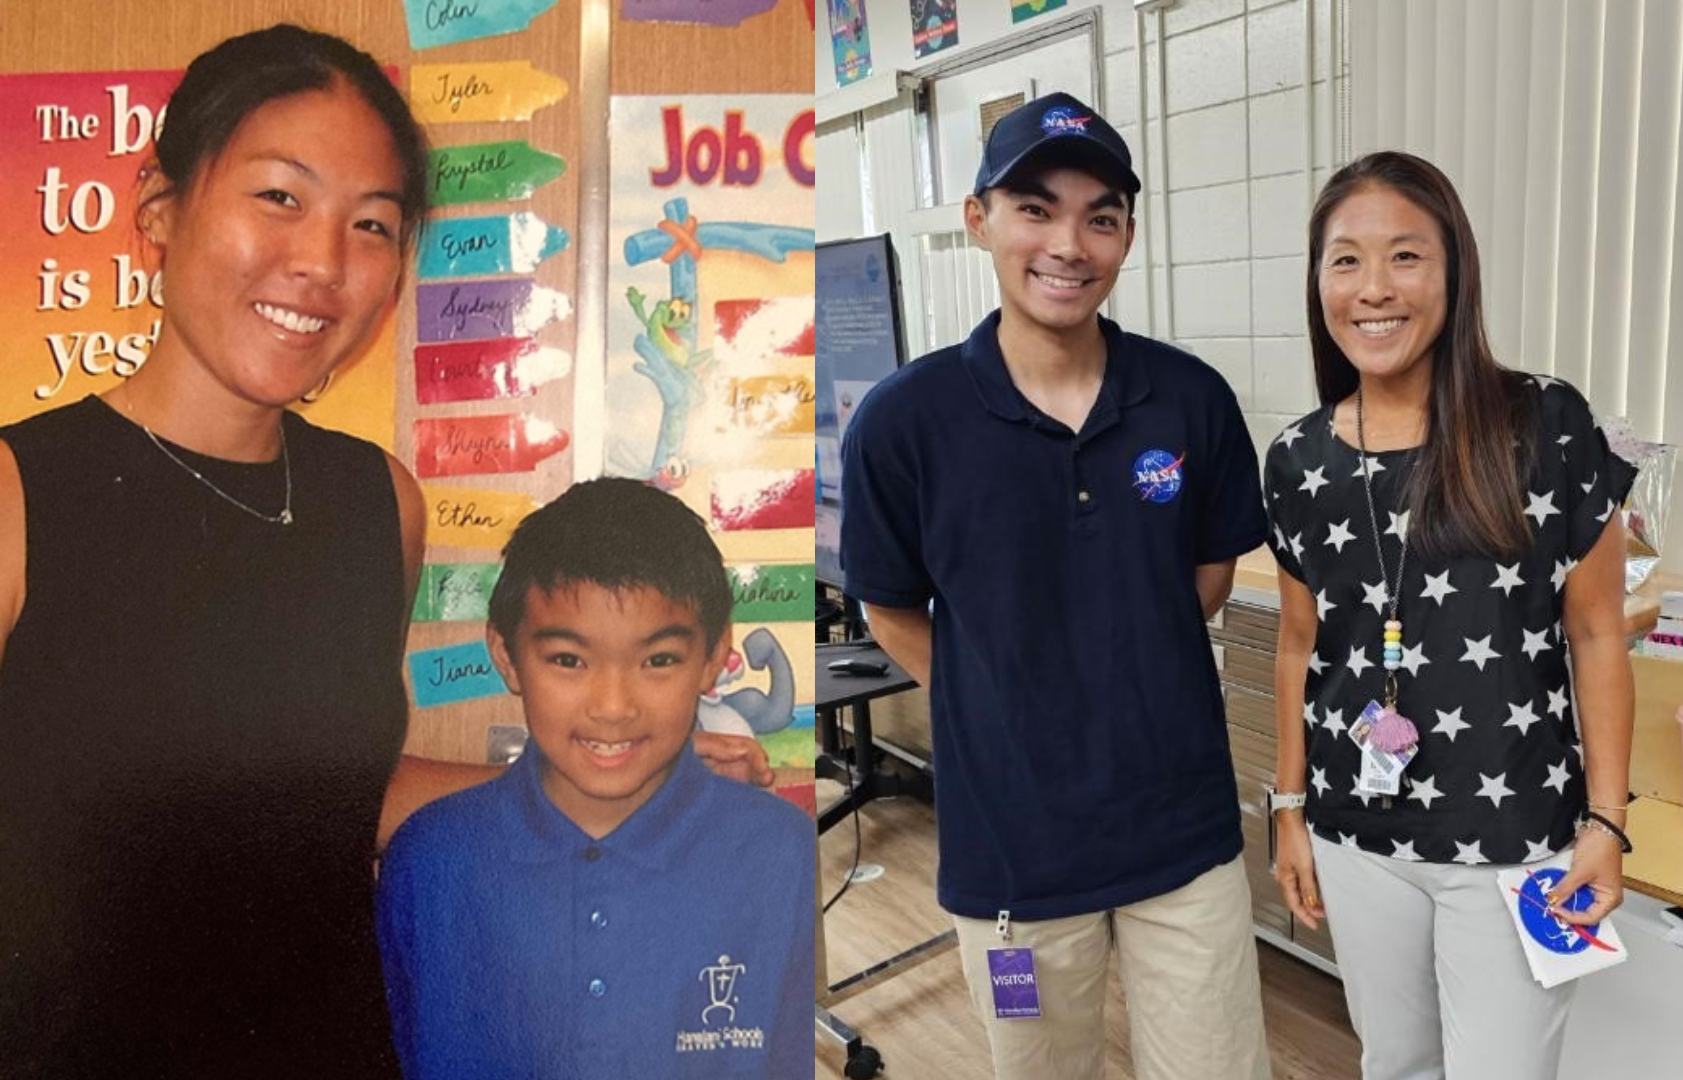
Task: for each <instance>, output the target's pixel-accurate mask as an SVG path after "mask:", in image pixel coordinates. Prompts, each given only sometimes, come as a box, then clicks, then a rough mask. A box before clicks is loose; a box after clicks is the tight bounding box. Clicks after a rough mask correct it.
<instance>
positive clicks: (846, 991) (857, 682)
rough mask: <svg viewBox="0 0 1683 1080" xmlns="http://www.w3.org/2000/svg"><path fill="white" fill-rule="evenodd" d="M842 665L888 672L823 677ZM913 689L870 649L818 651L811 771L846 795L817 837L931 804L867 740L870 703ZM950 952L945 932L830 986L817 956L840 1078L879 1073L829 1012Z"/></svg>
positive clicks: (952, 938)
mask: <svg viewBox="0 0 1683 1080" xmlns="http://www.w3.org/2000/svg"><path fill="white" fill-rule="evenodd" d="M844 659H845V660H855V659H857V660H865V661H870V662H874V663H884V664H887V665H888V673H887V674H886V675H880V676H879V675H843V674H840V673H837V672H833V671H831V670H830V668H829V663H830V661H832V660H844ZM916 685H917V680H916V679H913V678H912V677H911V676H910V675H908V674H906V671H905V669H904V668H902V667H901V666H900V665H899V664H896V663H895V662H894V661H893V660H891V659H890V658H889V656H888V654H887V653H885V652H883V651H882V650H881V649H879V648H877V647H875V646H865V645H858V644H839V645H829V646H822V645H821V646H819V647H818V686H817V702H816V704H817V709H816V712H817V715H818V738H819V742H820V751H821V752H820V753H819V755H818V760H817V762H816V769H817V773H818V775H819V776H823V777H826V778H828V779H831V780H838V781H840V782H842V783H844V784H847V785H848V793H847V794H846V795H844V796H843V797H842V798H840V799H838V800H836V802H835V803H834V804H832V805H830V806H828V807H825V808H824V809H823V810H821V811H820V812H819V815H818V831H819V833H824V832H826V831H828V830H829V829H830V827H831V826H833V825H835V824H836V823H837V822H839V821H842V820H845V819H846V817H847V815H849V814H851V813H854V812H856V811H857V810H858V809H859V807H861V806H863V805H865V804H866V803H868V802H870V801H871V800H872V799H884V798H889V797H892V796H896V795H913V796H916V797H918V798H921V799H924V800H926V801H927V800H930V799H933V798H934V795H935V787H934V781H933V777H932V775H931V773H930V771H929V767H928V765H927V764H926V763H924V762H921V761H918V760H916V759H915V758H912V757H911V756H910V755H908V754H904V753H898V752H896V756H898V757H900V758H902V759H903V760H906V761H907V762H908V763H909V764H911V765H913V766H914V767H916V768H917V770H918V771H917V773H916V775H914V776H912V777H910V778H907V777H903V776H900V775H898V774H895V773H891V772H888V771H886V770H884V769H882V768H881V755H882V754H883V752H884V751H885V750H886V749H887V748H885V747H878V746H877V745H876V743H875V741H874V740H873V739H872V737H871V708H870V702H871V701H873V700H875V699H876V698H880V697H887V696H888V695H890V694H898V693H900V692H902V691H904V690H910V689H911V688H912V687H914V686H916ZM842 709H851V710H852V711H853V746H852V753H851V755H849V757H850V758H851V760H849V757H844V756H843V747H842V731H841V719H840V713H841V710H842ZM818 903H819V904H820V905H822V904H823V892H822V890H819V892H818ZM823 918H824V912H823V908H822V907H820V908H819V912H818V919H819V924H820V928H822V925H823ZM956 944H957V933H956V932H955V931H952V930H948V931H947V932H946V933H944V934H940V935H937V936H936V937H933V938H930V939H929V940H928V941H925V942H923V943H921V944H919V945H915V946H913V947H912V948H910V949H907V950H906V951H905V952H902V953H900V954H898V955H896V956H891V957H889V958H888V959H887V960H882V961H879V962H878V963H875V964H872V965H871V966H870V967H868V968H866V969H865V970H864V971H860V972H856V973H855V974H853V975H850V976H848V977H847V978H845V979H843V980H842V981H841V982H838V983H836V984H834V985H829V984H827V982H826V980H827V979H828V974H827V971H826V964H825V959H824V952H823V949H822V948H820V949H819V953H818V986H819V992H818V1003H817V1007H816V1023H817V1026H818V1029H819V1030H820V1031H822V1032H824V1033H825V1034H826V1035H829V1036H830V1037H832V1038H834V1039H836V1040H837V1041H839V1042H841V1043H842V1044H843V1045H844V1046H845V1047H846V1048H847V1066H846V1073H847V1075H848V1076H849V1077H850V1078H857V1080H868V1078H869V1077H873V1076H876V1075H877V1073H878V1071H879V1070H880V1069H881V1068H882V1058H881V1055H879V1054H878V1053H877V1051H876V1050H875V1049H873V1048H872V1047H870V1046H869V1045H867V1044H866V1043H865V1041H864V1039H863V1038H862V1037H861V1036H860V1035H859V1033H858V1032H856V1031H854V1030H853V1029H852V1028H850V1027H849V1026H848V1025H847V1024H846V1023H844V1022H843V1021H842V1020H841V1019H840V1018H839V1017H837V1016H836V1015H835V1014H833V1013H831V1012H830V1010H829V1006H832V1005H837V1004H840V1003H841V1002H842V1001H845V1000H846V999H847V998H850V997H852V996H853V995H854V994H857V993H860V992H862V991H864V990H866V989H868V988H869V987H871V986H874V985H876V984H877V983H879V982H882V981H883V980H884V979H888V978H891V977H893V976H894V975H896V974H898V973H899V972H901V971H905V970H906V969H908V968H911V967H915V966H917V965H918V964H921V963H923V962H925V961H927V960H931V959H934V958H935V957H937V956H939V955H941V954H942V953H944V952H946V951H947V950H948V949H951V948H953V947H954V946H955V945H956Z"/></svg>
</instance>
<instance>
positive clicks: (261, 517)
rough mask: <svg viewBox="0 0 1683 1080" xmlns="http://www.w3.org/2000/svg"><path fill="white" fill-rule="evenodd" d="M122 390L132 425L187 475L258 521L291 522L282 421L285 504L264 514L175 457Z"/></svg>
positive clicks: (289, 463)
mask: <svg viewBox="0 0 1683 1080" xmlns="http://www.w3.org/2000/svg"><path fill="white" fill-rule="evenodd" d="M124 390H125V393H124V394H123V405H124V407H125V408H126V409H127V411H128V414H129V419H130V420H131V421H133V422H134V425H135V426H136V427H138V428H139V429H140V430H141V431H144V432H145V433H146V437H147V438H148V439H151V440H152V445H153V446H156V447H157V448H158V449H159V450H161V451H163V455H164V456H165V457H167V458H169V459H170V460H171V461H173V462H175V463H176V464H177V465H179V466H181V468H182V469H183V470H184V471H186V473H187V475H189V476H191V477H192V478H193V479H195V480H197V481H198V482H199V483H201V484H203V485H204V486H205V487H207V488H209V489H210V490H211V491H212V492H214V493H215V494H216V495H217V496H218V497H220V498H221V499H222V501H223V502H226V503H229V504H231V505H233V506H237V507H239V508H240V509H241V510H244V511H245V512H246V513H248V514H250V515H251V516H252V517H254V518H256V519H257V520H258V521H266V522H268V523H269V524H270V525H290V524H292V457H291V455H289V454H288V453H287V451H286V424H285V423H284V422H283V423H282V424H281V427H280V444H281V464H282V466H283V467H284V468H285V470H286V505H284V506H282V507H281V512H280V513H278V514H265V513H264V512H263V511H261V510H257V509H254V508H252V507H250V506H247V505H246V504H245V503H243V502H240V501H239V500H238V499H236V498H234V497H233V496H232V495H230V494H228V493H227V492H226V491H223V490H222V489H221V488H219V487H217V486H216V485H215V484H213V483H211V482H210V481H209V480H208V479H206V478H205V474H204V473H202V472H200V471H199V470H197V469H195V468H193V466H191V465H189V464H187V463H186V462H185V461H182V460H181V459H180V458H179V457H177V456H176V455H175V452H174V451H172V450H171V449H170V448H169V447H167V446H165V445H164V441H163V440H162V439H160V438H158V437H157V436H156V435H154V434H152V429H151V428H149V427H147V426H146V425H145V424H142V423H141V422H140V421H139V420H138V419H137V418H136V417H135V415H134V402H132V401H130V400H129V398H128V394H127V393H126V390H127V387H125V388H124Z"/></svg>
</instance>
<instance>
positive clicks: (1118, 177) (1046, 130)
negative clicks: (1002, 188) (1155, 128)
mask: <svg viewBox="0 0 1683 1080" xmlns="http://www.w3.org/2000/svg"><path fill="white" fill-rule="evenodd" d="M1052 151H1055V152H1056V153H1058V154H1060V155H1063V154H1068V155H1070V157H1072V158H1073V159H1075V160H1077V161H1079V162H1081V164H1083V165H1085V166H1087V167H1088V168H1090V169H1092V171H1093V174H1094V175H1095V176H1098V177H1099V178H1100V179H1102V180H1104V181H1106V182H1107V183H1111V184H1114V185H1115V186H1116V188H1117V190H1119V191H1125V192H1127V193H1128V194H1130V195H1133V194H1136V193H1137V192H1138V191H1139V189H1140V178H1139V177H1138V176H1135V175H1134V158H1133V155H1132V154H1130V153H1128V144H1127V143H1125V142H1123V141H1122V136H1120V135H1118V134H1117V133H1116V129H1115V128H1113V127H1111V126H1110V125H1109V124H1108V123H1106V122H1105V118H1104V117H1102V116H1100V115H1099V114H1098V113H1096V112H1094V111H1093V110H1092V109H1089V108H1088V107H1087V106H1086V105H1084V104H1082V103H1081V102H1080V101H1078V100H1076V99H1075V98H1073V97H1071V96H1070V95H1068V94H1047V95H1046V96H1045V97H1041V98H1035V99H1034V100H1033V101H1031V102H1029V103H1028V104H1026V105H1019V106H1018V107H1017V108H1015V109H1012V110H1011V111H1010V112H1008V113H1006V114H1005V115H1004V116H1002V117H1000V118H999V122H998V123H997V124H995V125H994V126H993V131H991V132H989V133H988V141H987V145H986V146H984V147H982V165H981V167H980V168H979V169H977V170H976V190H975V192H974V194H976V195H980V194H981V193H982V192H984V191H986V190H987V189H988V188H991V187H998V186H999V185H1000V184H1002V183H1004V182H1005V181H1006V180H1007V179H1008V178H1009V177H1010V176H1011V174H1012V173H1014V172H1016V171H1017V168H1018V166H1021V165H1023V164H1026V163H1029V162H1031V161H1033V160H1034V159H1036V158H1038V157H1040V156H1041V155H1042V154H1045V153H1048V152H1052Z"/></svg>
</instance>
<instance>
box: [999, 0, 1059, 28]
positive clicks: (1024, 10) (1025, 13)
mask: <svg viewBox="0 0 1683 1080" xmlns="http://www.w3.org/2000/svg"><path fill="white" fill-rule="evenodd" d="M1066 2H1067V0H1011V21H1012V22H1014V23H1020V22H1023V21H1025V20H1027V19H1032V18H1034V17H1035V16H1036V15H1044V14H1046V13H1047V12H1048V11H1056V10H1057V9H1059V8H1061V7H1063V6H1064V4H1065V3H1066Z"/></svg>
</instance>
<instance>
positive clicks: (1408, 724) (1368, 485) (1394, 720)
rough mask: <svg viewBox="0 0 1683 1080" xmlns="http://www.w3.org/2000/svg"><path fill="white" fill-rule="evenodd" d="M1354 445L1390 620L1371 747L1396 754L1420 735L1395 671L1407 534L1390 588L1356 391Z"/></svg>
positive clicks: (1401, 539) (1401, 535) (1399, 654)
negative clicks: (1380, 707)
mask: <svg viewBox="0 0 1683 1080" xmlns="http://www.w3.org/2000/svg"><path fill="white" fill-rule="evenodd" d="M1356 445H1357V447H1359V448H1360V450H1361V454H1362V469H1361V472H1362V492H1363V493H1364V494H1365V495H1366V496H1367V521H1368V525H1369V527H1371V528H1372V529H1373V551H1374V554H1375V555H1377V556H1378V557H1379V579H1380V581H1381V582H1383V583H1384V585H1385V598H1386V599H1387V600H1389V601H1390V602H1391V616H1390V618H1388V619H1386V620H1385V637H1384V641H1385V651H1384V660H1385V701H1384V703H1383V704H1384V711H1383V712H1381V713H1380V716H1379V721H1378V722H1377V723H1376V724H1374V728H1373V736H1372V737H1373V743H1374V745H1375V746H1377V747H1378V748H1379V749H1381V750H1385V751H1388V752H1395V751H1397V750H1401V749H1403V748H1404V747H1407V746H1411V745H1413V744H1414V743H1416V742H1418V741H1419V739H1420V735H1419V732H1418V730H1417V729H1416V728H1415V726H1414V723H1413V721H1411V720H1409V719H1408V718H1407V717H1406V716H1403V715H1402V714H1400V713H1398V712H1397V669H1398V668H1400V667H1402V653H1403V649H1402V620H1401V619H1399V618H1398V617H1397V613H1398V610H1399V608H1401V606H1402V588H1403V568H1404V567H1405V566H1407V564H1408V537H1407V536H1406V535H1405V534H1406V531H1407V530H1399V531H1398V535H1397V544H1398V546H1399V547H1400V548H1401V550H1400V551H1399V552H1398V553H1397V584H1396V588H1392V587H1391V578H1390V575H1389V574H1387V573H1386V572H1385V546H1384V545H1383V544H1381V543H1380V542H1379V513H1378V511H1377V510H1375V509H1374V505H1373V466H1372V463H1371V462H1369V461H1368V458H1367V435H1366V432H1365V431H1364V430H1363V428H1362V388H1361V386H1359V385H1358V386H1357V387H1356Z"/></svg>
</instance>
